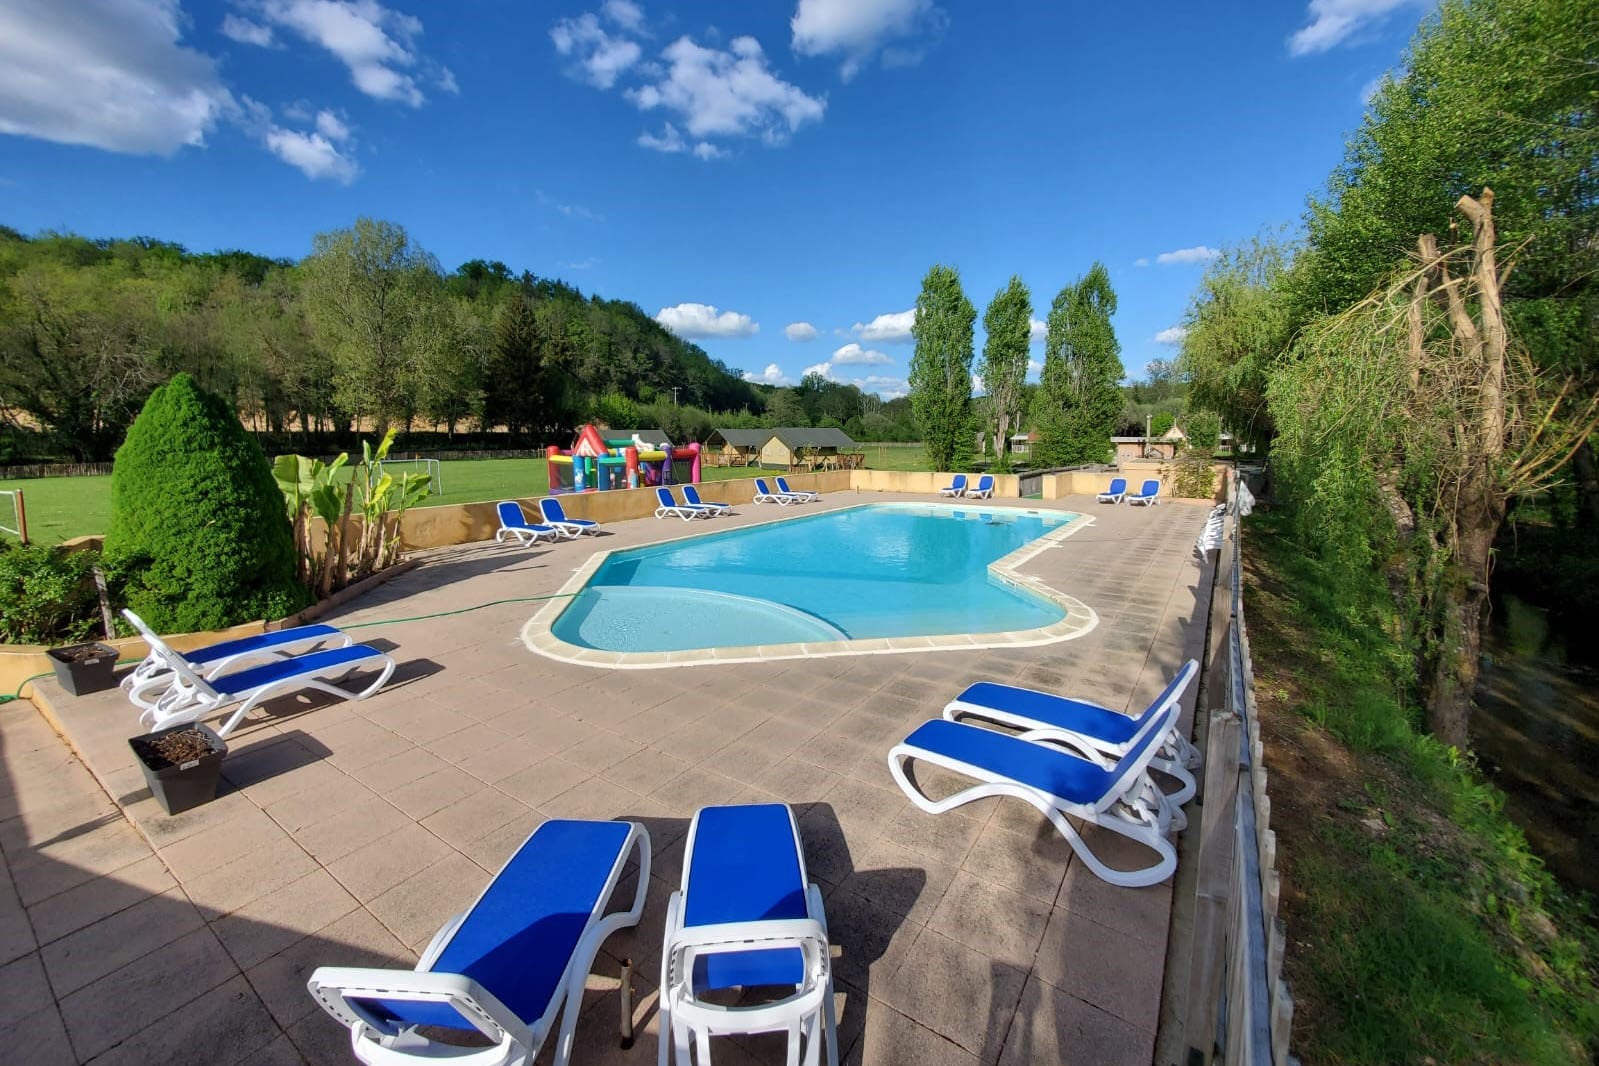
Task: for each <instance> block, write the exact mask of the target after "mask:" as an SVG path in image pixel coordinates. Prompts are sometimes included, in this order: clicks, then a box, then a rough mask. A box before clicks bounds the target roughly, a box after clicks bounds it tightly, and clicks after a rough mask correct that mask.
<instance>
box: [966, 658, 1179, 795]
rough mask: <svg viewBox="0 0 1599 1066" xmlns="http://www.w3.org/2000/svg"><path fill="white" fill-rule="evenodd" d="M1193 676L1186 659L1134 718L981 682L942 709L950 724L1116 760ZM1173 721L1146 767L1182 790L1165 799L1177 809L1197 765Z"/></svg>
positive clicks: (1175, 699)
mask: <svg viewBox="0 0 1599 1066" xmlns="http://www.w3.org/2000/svg"><path fill="white" fill-rule="evenodd" d="M1198 673H1199V663H1198V662H1197V661H1196V660H1194V659H1189V660H1188V661H1187V662H1186V663H1184V664H1183V666H1182V669H1180V670H1178V671H1177V676H1176V677H1174V678H1172V680H1171V683H1170V684H1168V685H1167V686H1166V688H1165V690H1164V691H1162V692H1161V694H1160V695H1159V696H1156V697H1155V702H1154V703H1151V704H1150V705H1149V706H1148V708H1146V709H1145V710H1144V712H1143V713H1142V714H1139V715H1136V716H1135V715H1127V714H1122V713H1121V712H1119V711H1113V710H1111V709H1110V708H1109V707H1103V706H1101V705H1099V704H1097V703H1091V702H1089V701H1088V700H1077V699H1069V698H1067V697H1065V696H1055V695H1052V694H1050V693H1048V692H1038V691H1035V690H1034V689H1030V688H1016V687H1015V686H1012V685H996V684H994V683H992V682H989V681H980V682H978V683H977V684H975V685H971V686H969V687H968V688H967V689H966V691H965V692H962V693H961V694H960V695H959V696H956V697H955V698H954V699H952V700H950V701H949V703H948V704H947V705H946V706H945V707H944V717H945V718H947V719H949V720H950V721H951V722H959V721H963V720H967V719H976V720H978V721H984V722H994V723H996V724H998V725H1003V726H1006V727H1008V728H1011V729H1018V730H1021V733H1020V736H1021V738H1022V739H1023V740H1053V741H1057V742H1059V743H1060V744H1062V745H1064V746H1065V747H1068V748H1070V749H1072V750H1074V751H1077V752H1078V753H1080V754H1082V755H1085V756H1087V757H1089V758H1093V757H1095V756H1096V755H1104V756H1108V757H1109V758H1111V759H1119V758H1121V757H1122V756H1123V755H1125V754H1127V752H1128V751H1129V750H1131V749H1132V747H1133V746H1134V745H1136V744H1137V743H1138V742H1139V741H1140V740H1142V739H1143V738H1144V733H1145V732H1146V731H1147V730H1148V729H1149V728H1150V727H1151V726H1153V725H1154V724H1155V719H1156V718H1157V717H1159V716H1160V713H1161V712H1162V711H1164V710H1165V709H1166V708H1167V707H1168V706H1169V705H1173V704H1176V703H1178V702H1179V701H1180V700H1181V699H1182V698H1183V693H1184V692H1186V691H1187V690H1188V686H1189V685H1190V684H1191V683H1192V682H1193V680H1194V678H1195V676H1197V675H1198ZM1178 717H1181V712H1180V711H1179V712H1178ZM1177 721H1178V719H1177V718H1173V719H1172V727H1171V728H1170V729H1169V730H1167V732H1166V735H1165V736H1164V737H1158V738H1156V745H1157V747H1158V749H1159V750H1158V751H1157V752H1156V755H1155V758H1154V759H1152V760H1150V766H1151V767H1153V768H1154V769H1156V770H1159V771H1160V772H1161V773H1163V774H1167V775H1169V776H1171V777H1172V778H1174V779H1176V781H1177V782H1178V784H1179V785H1180V786H1181V787H1180V788H1179V789H1178V790H1177V791H1176V792H1173V793H1169V794H1168V795H1167V797H1166V798H1167V799H1168V800H1169V801H1170V802H1171V803H1172V804H1174V805H1176V806H1179V807H1180V806H1182V805H1183V804H1185V803H1187V802H1188V801H1189V800H1190V799H1192V798H1193V796H1194V789H1195V783H1194V775H1193V774H1192V773H1190V772H1189V771H1190V770H1192V769H1194V768H1195V767H1197V766H1198V765H1199V752H1198V750H1197V749H1195V748H1194V746H1193V745H1192V744H1190V743H1189V742H1188V738H1187V737H1185V736H1183V734H1182V730H1181V729H1179V728H1177Z"/></svg>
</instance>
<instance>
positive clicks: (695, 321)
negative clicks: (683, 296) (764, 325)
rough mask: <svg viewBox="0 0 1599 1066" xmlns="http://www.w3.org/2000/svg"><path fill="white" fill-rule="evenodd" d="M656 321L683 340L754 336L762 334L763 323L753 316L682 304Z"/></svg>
mask: <svg viewBox="0 0 1599 1066" xmlns="http://www.w3.org/2000/svg"><path fill="white" fill-rule="evenodd" d="M655 321H657V322H659V323H660V324H661V325H663V326H665V327H666V328H667V329H669V330H671V331H672V332H673V333H675V334H677V335H678V336H679V337H688V338H690V339H697V338H700V337H753V336H755V334H757V333H759V332H760V331H761V327H760V324H759V323H757V322H756V321H755V320H754V319H753V318H751V317H750V316H749V315H741V314H739V313H738V312H737V311H721V310H718V309H717V308H715V307H713V306H711V305H710V304H695V303H682V304H678V305H677V306H676V307H663V308H661V310H660V311H659V312H658V313H657V314H656V316H655Z"/></svg>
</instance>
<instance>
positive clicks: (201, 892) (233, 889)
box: [182, 837, 317, 918]
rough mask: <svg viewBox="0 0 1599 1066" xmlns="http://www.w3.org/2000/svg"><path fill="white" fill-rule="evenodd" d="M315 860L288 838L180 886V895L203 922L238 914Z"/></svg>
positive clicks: (305, 871)
mask: <svg viewBox="0 0 1599 1066" xmlns="http://www.w3.org/2000/svg"><path fill="white" fill-rule="evenodd" d="M316 866H317V864H316V860H315V859H313V858H312V857H311V856H309V855H307V854H306V853H305V851H304V850H303V849H302V848H301V847H300V845H299V844H297V843H295V842H294V841H293V840H291V839H289V838H288V837H284V838H282V839H281V840H274V841H272V842H270V843H268V844H264V845H262V846H261V847H260V848H258V849H257V850H256V851H254V852H252V853H250V854H248V855H242V856H240V857H239V858H236V859H234V860H232V861H231V862H228V863H226V864H224V865H222V866H220V867H218V868H217V869H215V870H209V871H206V872H204V873H201V874H198V875H196V876H194V877H189V878H185V879H184V880H183V882H182V884H183V890H184V892H186V893H188V896H189V898H190V899H192V900H193V901H194V902H195V905H196V906H198V907H199V908H200V911H201V913H202V914H204V915H205V916H206V917H207V918H215V917H218V916H219V915H223V914H228V913H230V912H232V911H236V910H238V909H239V908H240V907H243V906H244V905H245V904H247V903H249V902H250V901H251V900H255V899H259V898H260V897H262V896H265V895H268V894H269V893H272V892H276V891H277V890H278V889H280V888H282V887H283V886H284V885H287V884H290V883H292V882H294V881H297V880H299V879H300V878H302V877H304V876H305V875H306V874H309V873H310V872H311V871H312V870H315V869H316Z"/></svg>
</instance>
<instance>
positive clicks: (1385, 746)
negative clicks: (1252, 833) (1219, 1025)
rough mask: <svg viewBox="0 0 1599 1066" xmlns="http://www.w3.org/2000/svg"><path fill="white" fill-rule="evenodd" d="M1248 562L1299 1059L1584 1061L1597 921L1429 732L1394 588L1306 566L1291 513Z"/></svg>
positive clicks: (1264, 526) (1259, 521)
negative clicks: (1403, 637) (1404, 642)
mask: <svg viewBox="0 0 1599 1066" xmlns="http://www.w3.org/2000/svg"><path fill="white" fill-rule="evenodd" d="M1244 559H1245V591H1244V596H1245V613H1246V616H1247V618H1248V622H1249V636H1250V644H1251V651H1252V652H1253V657H1254V663H1255V694H1256V698H1257V700H1258V702H1259V705H1260V714H1261V723H1262V729H1263V732H1264V736H1265V741H1266V754H1267V765H1268V767H1269V769H1270V771H1271V775H1272V776H1271V781H1272V801H1273V802H1272V823H1273V827H1274V828H1275V829H1276V830H1277V833H1278V838H1279V840H1280V841H1281V843H1282V846H1281V847H1280V849H1279V852H1278V862H1279V865H1280V867H1281V870H1282V873H1283V908H1284V921H1285V923H1286V925H1287V929H1288V932H1289V936H1290V937H1291V938H1292V940H1291V944H1292V945H1293V946H1292V947H1291V948H1290V951H1289V953H1288V956H1287V960H1286V963H1285V965H1286V968H1287V974H1288V978H1289V982H1290V985H1291V987H1292V988H1293V990H1294V997H1295V1012H1294V1024H1295V1035H1294V1042H1293V1046H1294V1050H1295V1053H1296V1054H1298V1055H1299V1056H1300V1058H1301V1059H1302V1060H1303V1061H1304V1062H1306V1063H1307V1064H1312V1063H1345V1062H1347V1063H1356V1062H1424V1061H1435V1062H1518V1063H1580V1062H1588V1061H1590V1056H1591V1055H1592V1054H1593V1053H1594V1051H1596V1050H1599V999H1596V995H1595V989H1594V985H1593V966H1594V963H1595V961H1596V960H1599V952H1596V948H1599V944H1596V937H1599V931H1596V930H1595V928H1594V926H1593V925H1592V924H1591V922H1592V914H1591V912H1590V911H1589V910H1588V909H1587V908H1588V905H1587V903H1586V902H1584V901H1580V900H1576V899H1573V898H1571V897H1569V896H1567V895H1566V894H1565V893H1564V892H1563V891H1562V890H1561V888H1560V887H1559V886H1558V885H1557V884H1556V883H1555V882H1554V880H1553V879H1552V878H1551V877H1550V875H1549V874H1548V873H1547V872H1546V871H1545V870H1544V868H1543V864H1542V863H1541V862H1540V861H1539V860H1538V859H1537V857H1536V856H1534V855H1533V854H1532V853H1531V852H1530V851H1529V849H1528V847H1527V843H1526V839H1525V837H1523V835H1522V833H1521V831H1520V830H1519V829H1517V828H1516V827H1515V825H1514V824H1512V823H1511V822H1510V820H1509V819H1508V818H1507V817H1506V816H1505V814H1504V812H1503V810H1502V808H1501V804H1502V798H1501V797H1500V796H1499V794H1498V793H1496V792H1495V791H1494V790H1493V789H1492V788H1491V787H1490V786H1488V785H1487V784H1485V783H1484V782H1483V780H1482V778H1481V777H1480V775H1478V774H1477V773H1476V771H1475V769H1474V768H1473V766H1472V764H1471V762H1470V760H1469V758H1465V757H1462V756H1460V755H1459V754H1458V753H1456V752H1455V751H1453V750H1451V749H1449V748H1447V747H1446V746H1444V745H1443V744H1441V743H1439V742H1438V741H1437V740H1436V739H1435V738H1434V737H1432V736H1431V735H1430V734H1428V733H1427V732H1426V730H1425V726H1424V714H1423V712H1422V708H1421V707H1420V705H1419V704H1418V702H1417V701H1416V699H1415V697H1414V686H1413V683H1412V675H1411V670H1412V663H1411V660H1410V658H1409V656H1408V655H1407V654H1406V653H1405V651H1404V648H1403V645H1402V643H1401V642H1400V641H1398V640H1397V639H1396V637H1397V635H1398V634H1399V632H1400V631H1401V628H1402V624H1403V622H1402V618H1401V616H1400V613H1399V611H1398V609H1397V608H1396V607H1395V605H1394V602H1393V600H1392V599H1391V597H1390V596H1389V594H1388V588H1387V586H1386V583H1385V582H1384V581H1383V578H1382V576H1381V575H1380V574H1378V573H1376V572H1373V571H1368V572H1367V574H1366V576H1365V579H1364V580H1356V581H1351V580H1350V579H1349V577H1348V576H1347V575H1346V574H1344V573H1343V572H1342V571H1341V570H1339V569H1338V568H1336V567H1332V566H1329V565H1328V564H1326V563H1324V562H1323V561H1321V560H1320V559H1318V558H1316V557H1314V556H1312V555H1307V554H1306V553H1304V552H1303V551H1301V550H1300V548H1299V545H1298V536H1297V532H1296V529H1295V526H1294V523H1293V522H1292V521H1291V520H1290V519H1289V518H1288V517H1287V516H1285V515H1284V514H1283V513H1282V512H1280V511H1263V512H1257V513H1256V515H1254V516H1252V517H1251V518H1250V519H1249V520H1248V521H1247V522H1246V524H1245V544H1244Z"/></svg>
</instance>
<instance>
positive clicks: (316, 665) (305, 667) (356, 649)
mask: <svg viewBox="0 0 1599 1066" xmlns="http://www.w3.org/2000/svg"><path fill="white" fill-rule="evenodd" d="M382 654H383V653H382V652H380V651H378V650H377V649H376V648H369V647H367V646H366V645H365V644H351V645H350V646H349V647H347V648H328V649H326V650H325V651H313V652H309V653H307V654H305V655H296V656H293V657H292V658H288V659H279V660H277V661H276V662H270V663H263V664H261V665H260V666H252V667H250V668H249V669H248V670H235V671H233V672H232V673H227V674H223V675H222V676H221V677H214V678H212V679H211V687H212V688H214V689H216V690H217V691H218V692H224V693H234V692H248V691H249V690H251V689H256V688H260V687H261V686H262V685H270V684H272V682H274V681H282V680H284V679H285V678H291V677H305V676H307V675H312V674H321V673H326V672H327V671H329V670H332V669H334V668H335V667H339V666H344V665H346V664H350V665H353V664H355V663H358V662H361V661H362V660H363V659H372V658H375V657H377V656H379V655H382Z"/></svg>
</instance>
